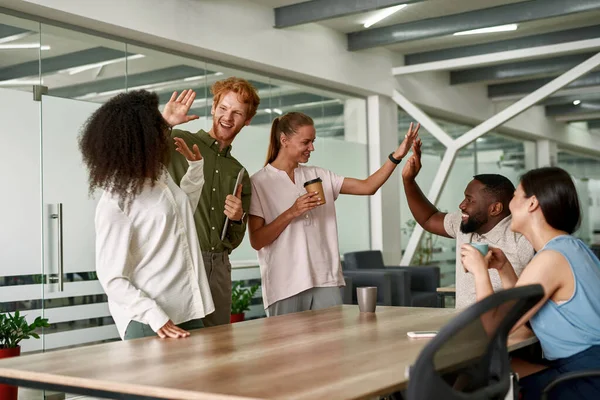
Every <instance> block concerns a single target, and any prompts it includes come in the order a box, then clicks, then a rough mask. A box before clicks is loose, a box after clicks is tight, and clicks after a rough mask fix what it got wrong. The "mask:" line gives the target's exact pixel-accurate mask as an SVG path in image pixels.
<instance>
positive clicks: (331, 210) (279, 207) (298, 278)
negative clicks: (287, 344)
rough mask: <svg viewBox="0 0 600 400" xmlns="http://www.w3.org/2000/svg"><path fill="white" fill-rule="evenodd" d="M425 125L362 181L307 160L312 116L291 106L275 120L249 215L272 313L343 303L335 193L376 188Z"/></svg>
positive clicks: (252, 240) (361, 192)
mask: <svg viewBox="0 0 600 400" xmlns="http://www.w3.org/2000/svg"><path fill="white" fill-rule="evenodd" d="M418 131H419V125H417V126H416V127H414V128H413V124H411V125H410V128H409V129H408V133H407V134H406V136H405V138H404V140H403V141H402V143H401V144H400V146H399V147H398V148H397V149H396V150H395V151H394V152H392V153H390V155H389V160H388V161H386V162H385V164H384V165H383V166H382V167H381V168H380V169H379V170H378V171H377V172H375V173H374V174H372V175H371V176H369V177H368V178H367V179H364V180H361V179H355V178H344V177H342V176H339V175H336V174H335V173H333V172H331V171H328V170H326V169H323V168H319V167H317V166H306V165H302V164H305V163H307V162H308V160H309V158H310V154H311V153H312V152H313V151H314V150H315V148H314V146H313V143H314V141H315V137H316V132H315V127H314V123H313V120H312V119H311V118H310V117H309V116H307V115H305V114H302V113H299V112H291V113H287V114H285V115H282V116H280V117H278V118H276V119H275V120H274V121H273V125H272V127H271V138H270V143H269V150H268V155H267V161H266V164H265V167H264V168H262V169H261V170H260V171H258V172H257V173H256V174H254V175H253V176H252V177H251V182H252V199H251V202H250V219H249V232H250V244H251V245H252V247H253V248H254V249H256V250H258V260H259V265H260V270H261V277H262V292H263V302H264V305H265V309H266V310H267V314H268V315H269V316H274V315H282V314H287V313H291V312H298V311H305V310H316V309H321V308H326V307H331V306H334V305H338V304H341V303H342V299H341V295H340V291H339V289H338V288H339V287H340V286H344V285H345V283H344V276H343V275H342V269H341V263H340V254H339V246H338V236H337V224H336V213H335V200H336V199H337V197H338V195H339V194H354V195H372V194H374V193H375V192H376V191H377V190H378V189H379V188H380V187H381V186H382V185H383V184H384V183H385V181H387V179H388V178H389V177H390V175H391V174H392V172H394V170H395V169H396V166H397V165H398V164H399V163H400V161H402V158H403V157H404V156H405V155H406V153H407V152H408V150H409V149H410V146H411V145H412V143H413V141H414V140H415V139H416V138H417V133H418ZM305 183H313V184H314V183H317V187H318V186H319V184H320V185H321V186H322V191H311V192H309V193H307V191H306V189H305ZM307 186H308V185H307ZM312 186H313V185H311V187H312Z"/></svg>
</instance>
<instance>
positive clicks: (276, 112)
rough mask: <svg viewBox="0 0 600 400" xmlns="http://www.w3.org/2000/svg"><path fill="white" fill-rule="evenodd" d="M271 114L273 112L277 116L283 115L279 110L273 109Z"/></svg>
mask: <svg viewBox="0 0 600 400" xmlns="http://www.w3.org/2000/svg"><path fill="white" fill-rule="evenodd" d="M273 112H274V113H275V114H279V115H281V114H283V112H282V111H281V110H280V109H279V108H274V109H273Z"/></svg>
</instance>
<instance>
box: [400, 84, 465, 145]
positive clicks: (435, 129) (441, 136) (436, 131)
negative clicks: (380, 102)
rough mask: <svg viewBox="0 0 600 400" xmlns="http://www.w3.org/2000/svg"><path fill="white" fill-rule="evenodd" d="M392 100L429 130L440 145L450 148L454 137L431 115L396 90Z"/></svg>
mask: <svg viewBox="0 0 600 400" xmlns="http://www.w3.org/2000/svg"><path fill="white" fill-rule="evenodd" d="M392 98H393V99H394V101H395V102H396V104H398V105H399V106H400V108H402V109H403V110H404V111H406V112H407V113H408V115H410V116H411V117H413V118H414V119H415V120H417V122H419V123H420V124H421V126H422V127H423V128H425V129H427V131H428V132H429V133H431V134H432V135H433V137H435V138H436V139H437V140H438V141H439V142H440V143H442V144H443V145H444V146H446V147H450V146H451V145H452V142H453V139H452V136H450V135H448V134H447V133H446V132H444V130H443V129H442V128H440V126H439V125H438V124H437V123H436V122H435V121H434V120H433V119H431V118H430V117H429V115H427V114H425V113H424V112H423V110H421V109H420V108H419V107H417V106H416V105H415V104H414V103H412V102H411V101H410V100H408V99H407V98H406V97H405V96H404V95H403V94H401V93H400V92H398V91H397V90H395V89H394V94H393V95H392Z"/></svg>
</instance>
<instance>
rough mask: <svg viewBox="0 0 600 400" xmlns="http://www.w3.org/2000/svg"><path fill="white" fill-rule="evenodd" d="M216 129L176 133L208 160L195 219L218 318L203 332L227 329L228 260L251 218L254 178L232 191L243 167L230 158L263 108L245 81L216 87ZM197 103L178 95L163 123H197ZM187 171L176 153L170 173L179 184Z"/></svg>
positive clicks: (211, 319) (235, 80)
mask: <svg viewBox="0 0 600 400" xmlns="http://www.w3.org/2000/svg"><path fill="white" fill-rule="evenodd" d="M211 92H212V94H213V104H212V109H211V114H212V116H213V122H212V127H211V129H210V130H209V131H208V132H205V131H204V130H199V131H198V132H196V133H191V132H187V131H183V130H179V129H173V130H172V133H171V136H172V137H180V138H183V139H184V140H185V142H186V143H187V144H188V146H190V148H192V146H193V145H194V144H196V145H198V147H199V149H200V153H201V154H202V157H203V158H204V179H205V183H204V188H203V189H202V194H201V197H200V202H199V203H198V208H197V209H196V211H195V213H194V220H195V222H196V230H197V232H198V239H199V241H200V248H201V250H202V256H203V260H204V266H205V268H206V275H207V276H208V279H209V285H210V290H211V292H212V296H213V301H214V303H215V312H214V313H212V314H209V315H207V316H206V318H204V319H203V320H202V322H203V323H204V326H207V327H208V326H214V325H222V324H228V323H229V319H230V314H231V263H230V262H229V254H230V253H231V252H232V251H233V250H234V249H235V248H236V247H238V246H239V245H240V243H241V242H242V239H243V238H244V233H245V232H246V221H247V217H246V213H247V212H248V210H249V208H250V178H249V176H248V173H247V172H246V173H245V174H244V179H243V182H242V185H241V188H236V189H235V190H236V194H235V195H232V194H231V193H232V190H233V189H234V188H233V186H234V185H235V181H236V178H237V175H238V173H239V171H240V170H241V169H242V164H240V163H239V162H238V161H237V160H236V159H235V158H234V157H233V156H232V155H231V143H232V142H233V140H234V139H235V137H236V136H237V134H238V133H240V131H241V130H242V128H244V127H245V126H247V125H249V124H250V121H251V120H252V117H254V115H255V114H256V109H257V108H258V105H259V103H260V98H259V97H258V93H257V91H256V89H255V88H254V87H253V86H252V84H250V83H249V82H248V81H247V80H245V79H240V78H235V77H231V78H228V79H225V80H222V81H218V82H216V83H215V84H213V86H212V88H211ZM195 97H196V93H195V92H194V91H193V90H184V91H183V92H181V94H179V96H178V95H177V92H175V93H173V95H172V96H171V99H170V100H169V102H168V103H167V104H166V105H165V108H164V110H163V113H162V115H163V118H164V119H165V120H166V121H167V122H168V123H169V125H171V126H175V125H179V124H182V123H185V122H188V121H191V120H194V119H197V118H198V116H197V115H187V114H188V111H189V110H190V107H191V106H192V103H193V101H194V99H195ZM173 150H174V149H173ZM187 168H188V163H187V161H186V160H185V158H184V157H181V156H180V155H179V153H177V152H176V151H173V152H172V154H171V160H170V162H169V168H168V169H169V172H170V173H171V176H172V177H173V179H174V180H175V182H179V181H180V180H181V178H182V176H183V175H184V174H185V172H186V170H187ZM225 217H228V218H229V219H230V221H232V223H230V224H229V228H228V229H227V233H226V235H225V239H224V240H221V232H222V230H223V226H224V223H225Z"/></svg>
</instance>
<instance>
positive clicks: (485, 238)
mask: <svg viewBox="0 0 600 400" xmlns="http://www.w3.org/2000/svg"><path fill="white" fill-rule="evenodd" d="M421 144H422V143H421V141H420V140H418V141H417V142H415V143H414V145H413V154H412V155H411V157H410V158H409V159H408V161H407V163H406V165H405V166H404V169H403V170H402V181H403V183H404V193H405V194H406V198H407V200H408V206H409V208H410V211H411V213H412V215H413V217H414V219H415V220H416V221H417V223H418V224H419V225H421V226H422V227H423V229H425V230H426V231H428V232H431V233H432V234H435V235H439V236H444V237H449V238H455V239H456V308H464V307H467V306H469V305H471V304H473V303H474V302H475V301H476V296H475V281H474V277H473V275H472V274H470V273H468V272H465V269H464V268H463V266H462V264H461V261H460V248H461V245H462V244H463V243H486V244H488V246H489V249H490V252H489V253H488V256H487V257H490V259H491V262H490V270H489V273H490V278H491V281H492V286H493V287H494V290H495V291H497V290H499V289H502V281H501V280H500V276H499V275H498V270H500V269H501V268H502V267H503V266H504V264H505V263H506V261H507V260H508V261H510V263H511V264H512V266H513V267H514V269H515V272H516V273H517V275H520V273H521V271H522V270H523V268H525V266H526V265H527V263H529V261H530V260H531V258H532V257H533V253H534V251H533V247H532V246H531V244H530V243H529V242H528V241H527V239H525V237H523V236H522V235H520V234H517V233H514V232H513V231H511V229H510V221H511V215H510V210H509V209H508V204H509V202H510V200H511V198H512V197H513V193H514V191H515V187H514V185H513V184H512V183H511V181H510V180H509V179H508V178H506V177H504V176H502V175H498V174H481V175H475V176H474V177H473V180H472V181H471V182H469V184H468V185H467V188H466V189H465V192H464V194H465V198H464V200H463V201H462V202H461V203H460V204H459V206H458V208H459V210H458V211H456V212H453V213H444V212H441V211H439V210H438V209H437V208H436V207H435V206H434V205H433V204H431V203H430V202H429V200H427V197H425V195H424V194H423V192H422V191H421V189H420V188H419V185H418V184H417V182H416V181H415V178H416V176H417V175H418V173H419V171H420V170H421Z"/></svg>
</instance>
